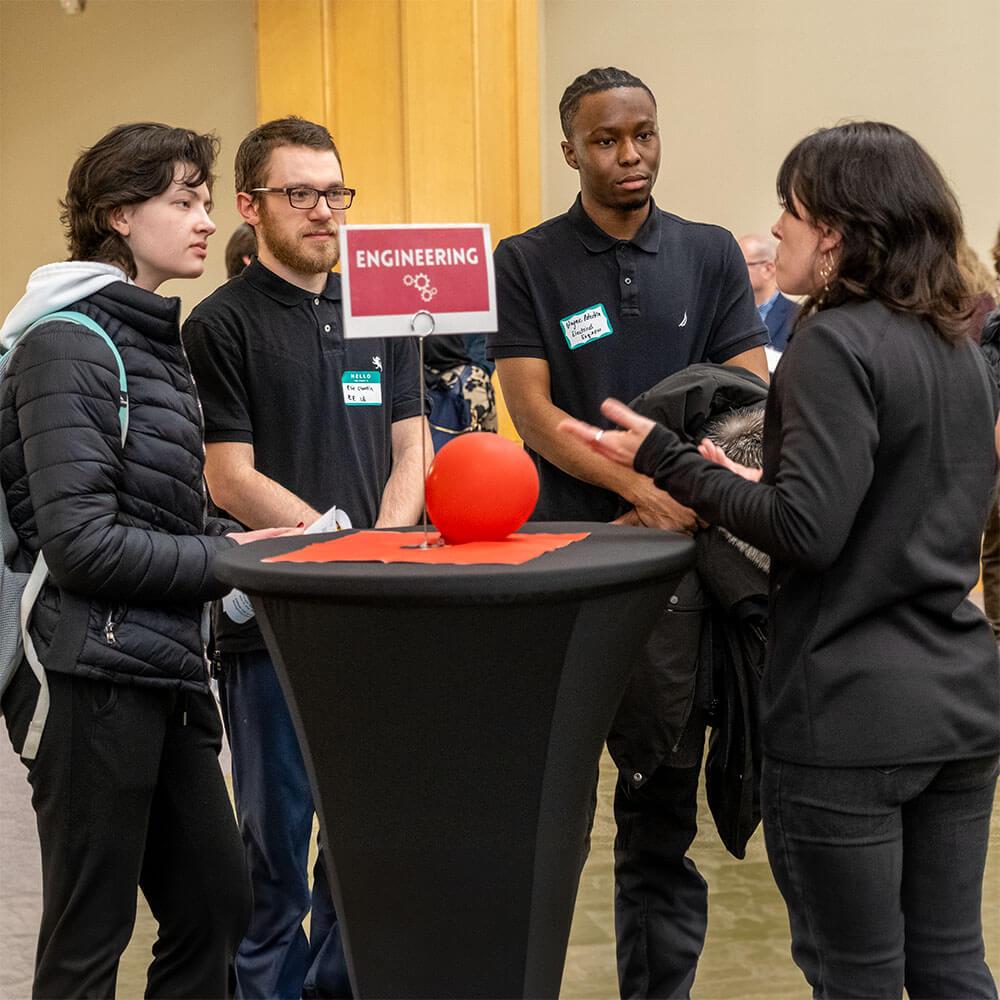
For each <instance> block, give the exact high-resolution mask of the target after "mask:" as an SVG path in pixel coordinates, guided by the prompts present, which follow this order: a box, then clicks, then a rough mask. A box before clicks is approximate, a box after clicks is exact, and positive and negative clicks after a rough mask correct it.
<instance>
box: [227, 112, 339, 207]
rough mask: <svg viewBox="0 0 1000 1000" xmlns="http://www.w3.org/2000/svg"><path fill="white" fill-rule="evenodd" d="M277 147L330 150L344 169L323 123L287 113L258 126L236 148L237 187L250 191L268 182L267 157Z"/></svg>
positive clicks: (237, 188)
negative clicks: (306, 147) (318, 123)
mask: <svg viewBox="0 0 1000 1000" xmlns="http://www.w3.org/2000/svg"><path fill="white" fill-rule="evenodd" d="M278 146H308V147H309V148H310V149H324V150H326V149H330V150H333V153H334V155H335V156H336V157H337V162H338V163H339V164H340V166H341V169H343V166H344V165H343V162H342V161H341V159H340V153H339V152H337V147H336V145H335V144H334V141H333V136H331V135H330V133H329V132H328V131H327V130H326V128H324V126H322V125H317V124H316V123H315V122H310V121H306V120H305V118H298V117H296V116H295V115H290V116H289V117H288V118H276V119H275V120H274V121H270V122H265V123H264V124H263V125H258V126H257V128H255V129H254V130H253V131H252V132H251V133H250V134H249V135H248V136H247V137H246V138H245V139H244V140H243V141H242V142H241V143H240V148H239V149H238V150H236V190H237V191H243V192H247V191H252V190H253V189H254V188H259V187H265V186H266V183H267V160H268V157H269V156H270V155H271V150H272V149H276V148H277V147H278Z"/></svg>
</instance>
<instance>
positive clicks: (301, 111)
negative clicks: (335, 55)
mask: <svg viewBox="0 0 1000 1000" xmlns="http://www.w3.org/2000/svg"><path fill="white" fill-rule="evenodd" d="M325 24H326V11H325V8H324V4H323V0H257V67H258V72H257V121H258V123H259V122H266V121H271V120H272V119H274V118H284V117H285V116H286V115H300V116H301V117H302V118H308V119H309V120H310V121H318V122H325V121H326V117H327V110H328V109H327V106H326V94H327V89H326V83H325V74H324V60H325V58H326V45H325V42H324V39H325V37H326V30H325Z"/></svg>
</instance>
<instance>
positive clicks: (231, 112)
mask: <svg viewBox="0 0 1000 1000" xmlns="http://www.w3.org/2000/svg"><path fill="white" fill-rule="evenodd" d="M254 46H255V42H254V3H253V0H158V2H157V3H150V2H147V0H89V2H88V3H87V5H86V8H85V9H84V11H83V13H82V14H76V15H72V16H70V15H67V14H64V13H63V12H62V10H61V8H60V6H59V4H58V3H57V2H56V0H44V2H41V0H0V314H6V313H7V311H8V310H9V309H10V308H11V307H12V306H13V305H14V303H15V302H16V301H17V299H18V298H20V296H21V294H22V292H23V291H24V284H25V281H26V280H27V277H28V274H29V273H30V272H31V271H32V270H33V269H34V268H36V267H38V266H39V265H41V264H48V263H51V262H52V261H56V260H64V259H65V257H66V243H65V240H64V239H63V233H62V227H61V226H60V224H59V206H58V202H59V199H60V198H61V197H62V196H63V195H64V194H65V191H66V178H67V176H68V174H69V170H70V167H71V166H72V163H73V161H74V160H75V159H76V157H77V155H78V154H79V153H80V151H81V150H82V149H83V148H84V147H86V146H90V145H92V144H93V143H94V142H95V141H96V140H97V139H99V138H100V137H101V136H102V135H103V134H104V133H105V132H107V131H108V130H109V129H110V128H112V127H113V126H115V125H118V124H120V123H122V122H134V121H144V120H146V121H148V120H152V121H162V122H167V123H168V124H171V125H183V126H185V127H187V128H193V129H196V130H197V131H199V132H209V131H214V132H216V134H217V135H218V136H219V138H220V139H221V141H222V150H221V153H220V155H219V161H218V164H217V168H216V170H217V173H218V181H217V183H216V185H215V192H214V193H215V204H216V208H215V210H214V211H213V218H214V219H215V222H216V224H217V225H218V227H219V231H218V233H217V234H216V235H215V236H213V237H212V239H211V240H210V241H209V255H208V261H207V264H206V268H205V274H204V275H203V276H202V277H201V278H199V279H197V280H194V281H170V282H167V283H166V284H165V285H163V287H162V288H161V291H162V293H163V294H165V295H180V296H181V297H182V298H183V303H184V308H185V311H187V310H189V309H190V308H191V307H192V306H194V305H195V304H196V303H197V302H199V301H200V300H201V299H202V298H204V297H205V296H206V295H208V294H209V293H210V292H211V291H212V290H213V289H215V288H216V287H217V286H218V285H220V284H221V283H222V282H223V281H224V280H225V264H224V261H223V248H224V246H225V242H226V240H227V239H228V237H229V234H230V233H231V232H232V231H233V229H234V228H235V227H236V226H237V225H238V223H239V221H240V219H239V216H238V215H237V213H236V208H235V198H234V192H233V154H234V153H235V152H236V147H237V146H238V144H239V142H240V140H241V139H242V138H243V136H244V135H246V133H247V132H248V131H249V130H250V129H251V128H253V125H254V91H255V79H254Z"/></svg>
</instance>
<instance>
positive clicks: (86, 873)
mask: <svg viewBox="0 0 1000 1000" xmlns="http://www.w3.org/2000/svg"><path fill="white" fill-rule="evenodd" d="M48 682H49V693H50V696H51V704H50V708H49V715H48V720H47V721H46V724H45V733H44V735H43V736H42V742H41V746H40V747H39V752H38V756H37V758H36V759H35V760H33V761H29V762H26V766H27V768H28V782H29V783H30V785H31V789H32V796H31V802H32V805H33V807H34V809H35V815H36V818H37V823H38V838H39V842H40V845H41V852H42V922H41V927H40V929H39V934H38V953H37V956H36V962H35V982H34V987H33V990H32V993H33V995H34V996H35V997H61V998H66V997H112V996H114V992H115V980H116V978H117V974H118V962H119V959H120V958H121V955H122V952H123V951H124V950H125V947H126V945H127V944H128V942H129V938H130V937H131V935H132V928H133V924H134V923H135V908H136V895H137V891H138V889H139V888H141V889H142V892H143V895H144V896H145V897H146V900H147V902H148V903H149V907H150V909H151V910H152V911H153V916H154V917H155V918H156V920H157V923H158V924H159V930H158V935H157V939H156V942H155V943H154V945H153V961H152V964H151V965H150V966H149V972H148V974H147V986H146V995H147V996H151V997H189V998H196V997H199V998H217V997H224V996H227V995H228V969H229V965H230V963H231V961H232V957H233V955H234V954H235V952H236V946H237V944H238V943H239V940H240V937H241V936H242V934H243V931H244V930H245V928H246V926H247V921H248V920H249V917H250V887H249V882H248V880H247V875H246V868H245V866H244V863H243V849H242V846H241V845H240V840H239V835H238V833H237V830H236V823H235V821H234V818H233V810H232V806H231V805H230V804H229V795H228V793H227V791H226V785H225V782H224V781H223V778H222V772H221V770H220V769H219V760H218V754H219V749H220V746H221V742H222V726H221V724H220V722H219V712H218V709H217V708H216V705H215V701H214V699H213V698H212V696H211V694H210V693H209V692H208V691H207V690H206V691H204V692H203V693H201V694H187V695H186V694H184V693H180V692H177V691H174V690H167V689H163V688H151V687H140V686H132V685H122V684H110V683H107V682H105V681H96V680H89V679H86V678H78V677H72V676H70V675H67V674H56V673H51V672H50V673H49V674H48ZM37 694H38V682H37V681H36V680H35V678H34V676H33V675H32V673H31V670H30V669H29V668H28V667H27V666H26V665H24V664H22V666H21V669H20V670H19V671H18V673H17V675H16V676H15V678H14V681H13V682H12V684H11V685H10V687H9V688H8V690H7V692H6V693H5V695H4V699H3V709H4V714H5V716H6V719H7V727H8V730H9V732H10V738H11V742H12V744H13V745H14V747H15V748H16V749H17V748H20V747H21V746H22V745H23V742H24V736H25V733H26V732H27V728H28V722H29V721H30V719H31V714H32V712H33V711H34V708H35V700H36V697H37Z"/></svg>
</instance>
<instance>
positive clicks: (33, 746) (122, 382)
mask: <svg viewBox="0 0 1000 1000" xmlns="http://www.w3.org/2000/svg"><path fill="white" fill-rule="evenodd" d="M55 320H62V321H63V322H67V323H75V324H76V325H77V326H83V327H86V328H87V329H88V330H90V331H91V332H92V333H96V334H97V335H98V336H99V337H100V338H101V339H102V340H103V341H104V342H105V343H106V344H107V345H108V347H109V348H110V349H111V353H112V354H113V355H114V358H115V363H116V365H117V367H118V423H119V424H120V426H121V443H122V447H123V448H124V447H125V439H126V437H127V436H128V416H129V403H128V379H127V378H126V377H125V364H124V362H123V361H122V356H121V354H120V353H119V352H118V348H117V347H115V344H114V341H112V339H111V338H110V337H109V336H108V335H107V333H106V332H105V331H104V329H103V327H101V325H100V324H99V323H97V322H95V321H94V320H92V319H91V318H90V317H89V316H87V315H85V314H84V313H81V312H75V311H73V310H64V311H62V312H52V313H48V314H47V315H45V316H42V317H41V319H37V320H35V322H34V323H32V324H31V326H29V327H28V328H27V329H26V330H25V331H24V333H22V334H21V336H20V337H19V338H18V341H17V344H20V343H21V341H22V340H23V339H24V337H25V335H26V334H28V333H30V332H31V331H32V330H34V329H35V327H37V326H41V325H42V324H43V323H49V322H52V321H55ZM17 344H15V345H14V347H17ZM13 351H14V348H11V350H10V351H8V352H7V354H6V356H5V358H4V361H5V362H6V361H7V360H8V359H9V358H10V355H11V354H12V353H13ZM5 368H6V365H4V366H3V367H2V368H0V374H2V372H3V370H4V369H5ZM48 575H49V567H48V564H47V563H46V562H45V554H44V553H43V552H41V551H39V553H38V556H37V558H36V559H35V565H34V566H33V567H32V570H31V574H30V575H29V576H28V582H27V584H26V585H25V587H24V592H23V593H22V594H21V608H20V612H21V644H22V646H23V647H24V657H25V659H26V660H27V661H28V665H29V666H30V667H31V672H32V673H33V674H34V675H35V678H36V680H37V681H38V700H37V701H36V703H35V711H34V714H33V715H32V717H31V722H30V723H29V724H28V733H27V736H26V737H25V739H24V746H23V747H22V748H21V757H22V759H24V760H34V759H35V757H36V756H37V754H38V747H39V745H40V743H41V740H42V732H43V731H44V729H45V720H46V719H47V718H48V714H49V685H48V681H47V680H46V678H45V667H44V666H43V665H42V661H41V660H40V659H39V656H38V651H37V650H36V649H35V642H34V640H33V639H32V638H31V632H30V630H29V629H28V623H29V621H30V620H31V612H32V610H33V609H34V607H35V601H36V600H38V595H39V594H40V593H41V592H42V587H43V586H44V585H45V581H46V579H48Z"/></svg>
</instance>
